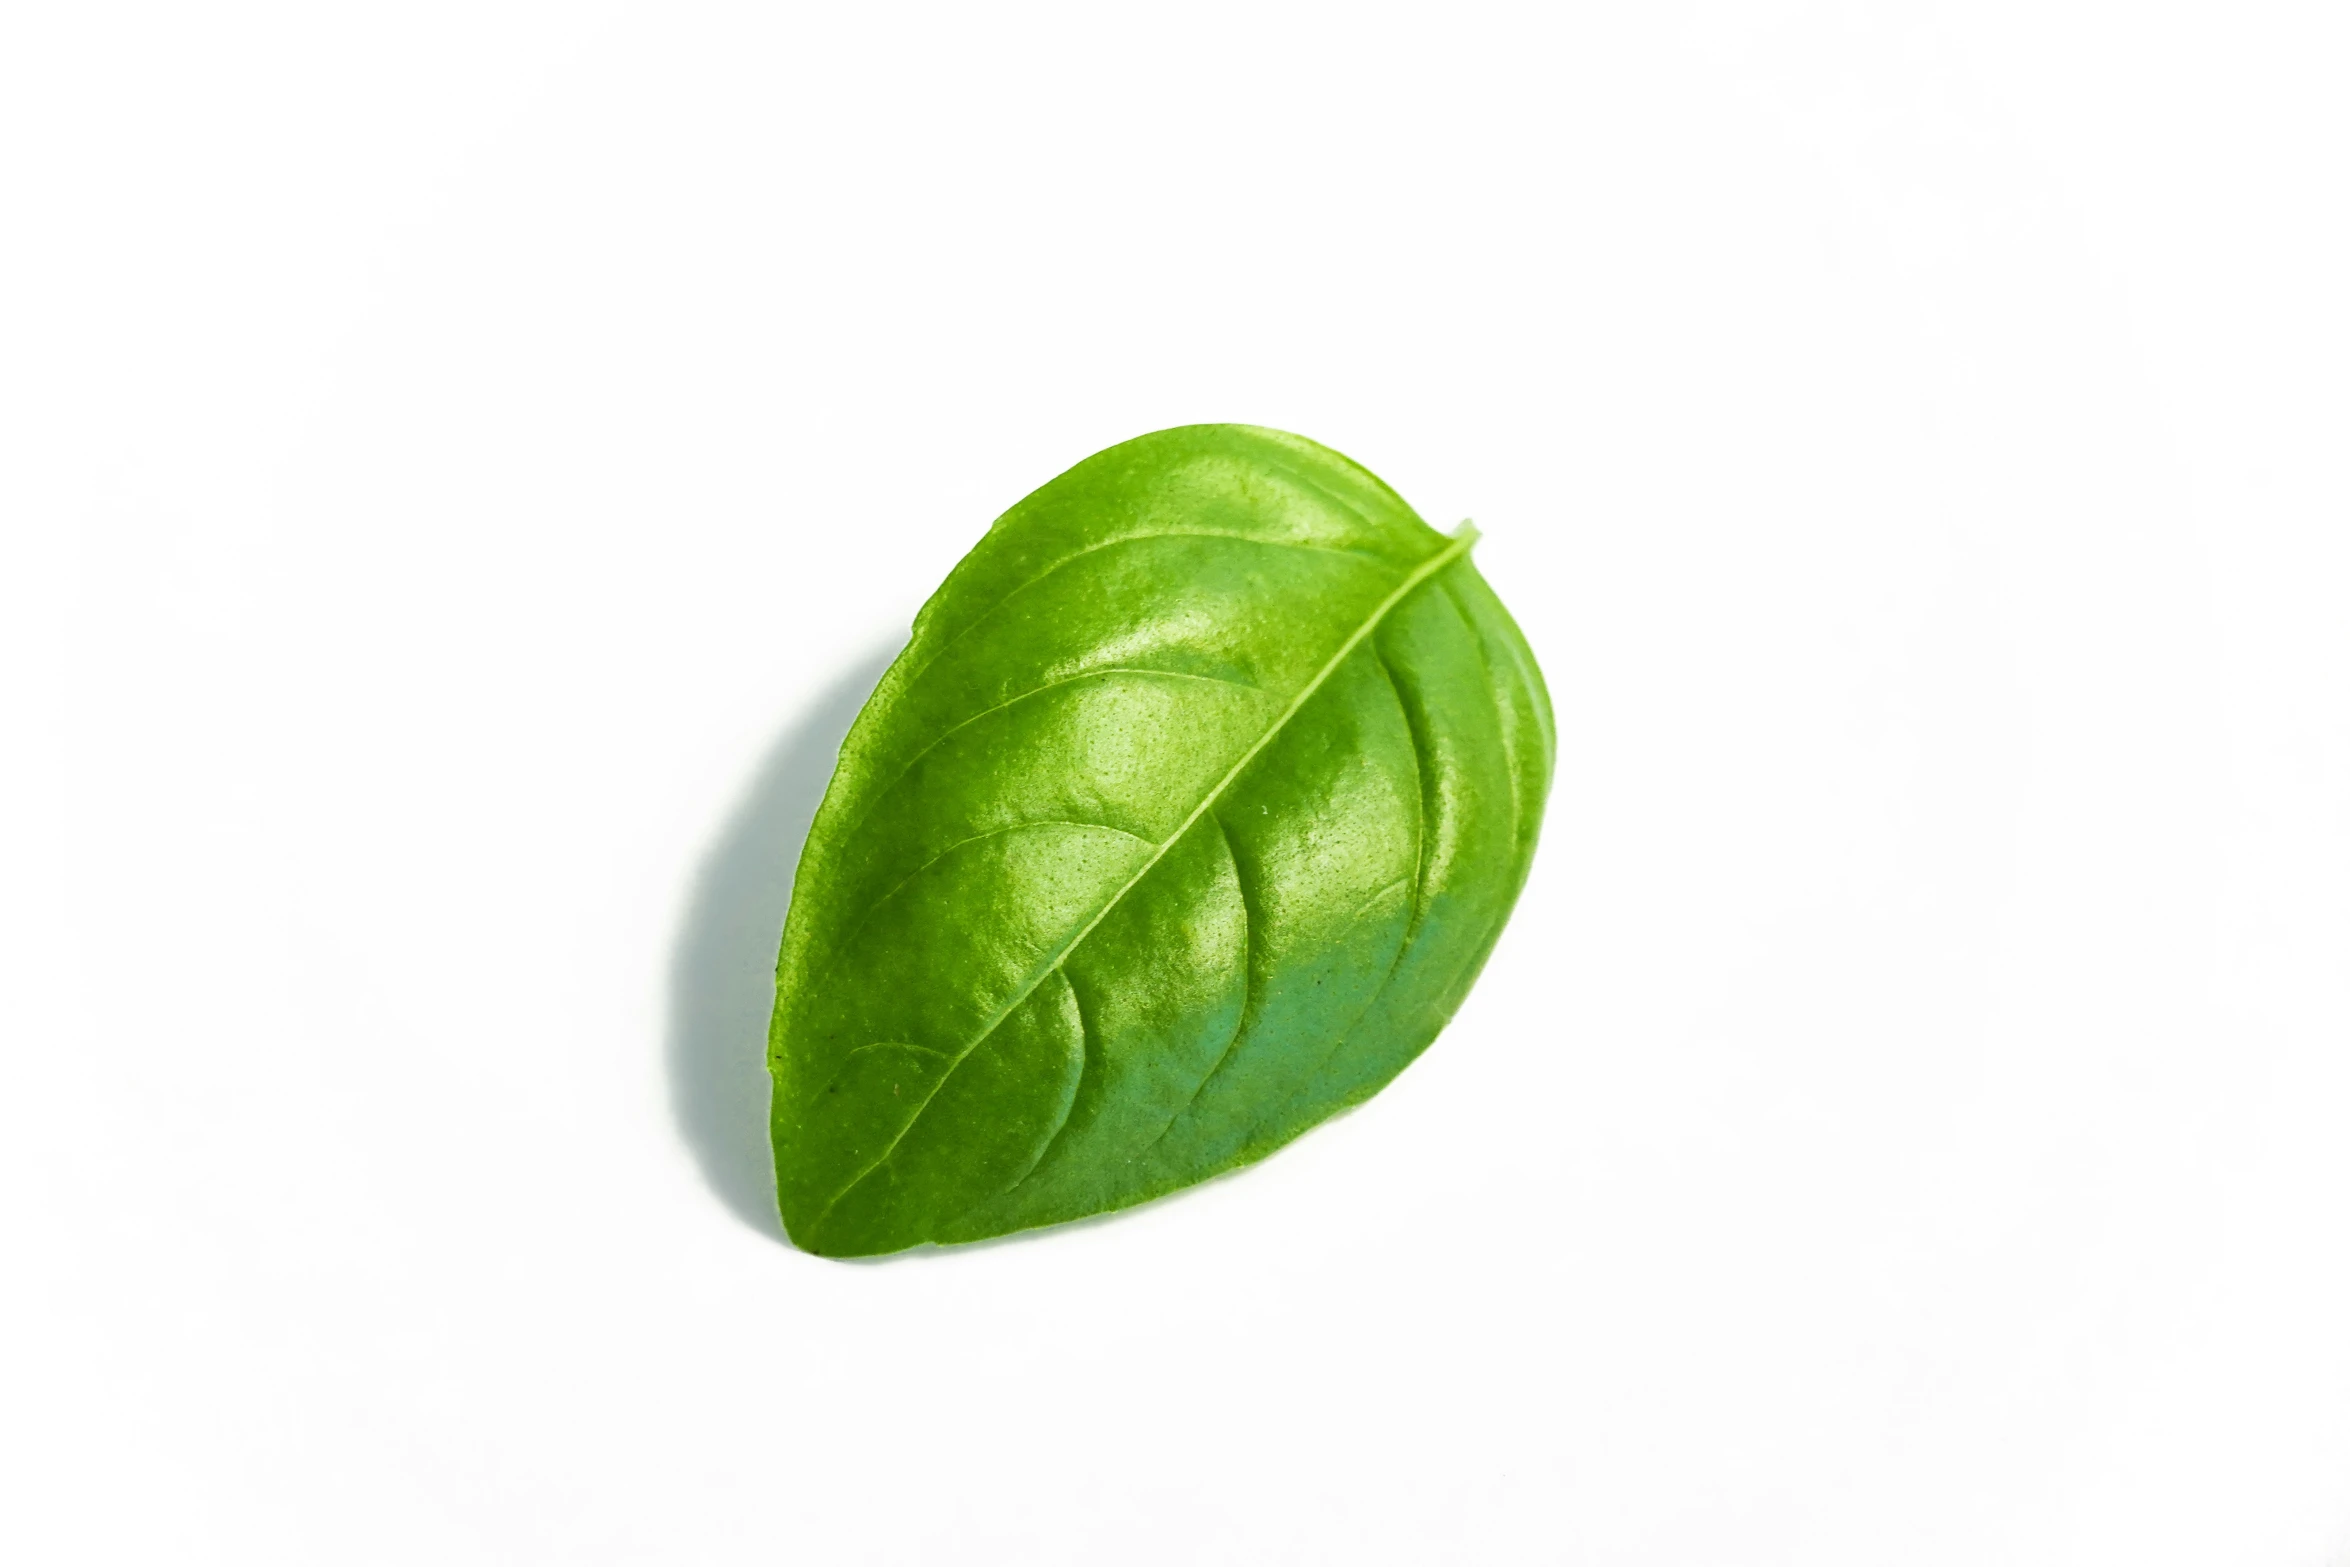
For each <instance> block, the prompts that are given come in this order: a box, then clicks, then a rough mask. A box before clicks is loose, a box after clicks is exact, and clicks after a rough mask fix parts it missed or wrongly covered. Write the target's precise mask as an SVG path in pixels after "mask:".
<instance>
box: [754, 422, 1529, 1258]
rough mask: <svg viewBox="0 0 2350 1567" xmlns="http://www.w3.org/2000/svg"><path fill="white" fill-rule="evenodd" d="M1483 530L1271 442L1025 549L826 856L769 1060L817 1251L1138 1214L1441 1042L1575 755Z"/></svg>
mask: <svg viewBox="0 0 2350 1567" xmlns="http://www.w3.org/2000/svg"><path fill="white" fill-rule="evenodd" d="M1475 537H1476V535H1475V533H1474V531H1473V530H1471V529H1469V528H1467V527H1466V526H1464V527H1463V529H1462V530H1461V532H1460V533H1459V534H1458V535H1456V536H1454V537H1452V538H1447V537H1445V536H1444V535H1443V534H1440V533H1438V532H1437V531H1436V530H1435V529H1433V528H1431V527H1429V526H1428V525H1427V524H1426V523H1425V522H1422V521H1421V520H1420V519H1419V517H1417V516H1416V515H1414V514H1413V512H1412V510H1411V508H1410V507H1408V506H1406V505H1405V504H1404V503H1403V501H1402V500H1401V499H1400V498H1399V497H1398V496H1397V495H1396V494H1395V492H1394V491H1392V490H1390V489H1388V488H1387V487H1386V486H1385V485H1384V484H1382V483H1380V482H1379V481H1378V480H1377V479H1375V478H1373V477H1372V476H1371V475H1370V474H1369V473H1367V472H1365V471H1364V470H1363V469H1362V468H1360V467H1358V466H1356V465H1355V464H1354V463H1352V462H1349V461H1348V460H1347V459H1346V458H1344V457H1341V456H1339V455H1338V454H1337V453H1336V452H1333V451H1330V450H1328V449H1327V448H1325V447H1321V446H1317V445H1315V444H1314V443H1313V442H1311V441H1308V440H1305V439H1303V438H1301V437H1298V436H1294V435H1285V434H1282V433H1281V432H1279V431H1275V430H1264V429H1256V428H1252V427H1249V426H1244V425H1194V426H1189V427H1186V428H1182V429H1175V430H1163V431H1160V432H1158V433H1156V434H1153V435H1145V436H1141V437H1139V438H1137V439H1135V440H1131V441H1128V442H1125V443H1124V444H1122V445H1119V446H1114V447H1111V448H1110V449H1109V450H1108V451H1105V452H1100V453H1097V454H1096V455H1094V456H1092V457H1089V458H1087V459H1086V460H1085V461H1084V462H1082V463H1079V464H1078V465H1077V466H1076V467H1074V468H1072V469H1070V470H1069V471H1068V472H1067V473H1064V474H1062V475H1061V476H1060V477H1059V478H1057V479H1055V480H1053V481H1052V482H1051V483H1049V484H1047V485H1045V486H1044V487H1043V488H1042V489H1040V490H1038V491H1036V492H1035V493H1034V494H1032V495H1030V496H1029V497H1028V498H1027V499H1026V500H1023V501H1022V502H1020V503H1019V504H1018V505H1017V506H1014V507H1013V508H1012V509H1011V510H1010V511H1008V512H1006V513H1005V514H1004V515H1003V516H1002V517H1001V518H999V519H997V521H996V524H995V526H994V527H993V528H992V529H990V530H989V532H988V534H987V536H986V537H985V538H983V539H982V540H981V541H980V542H979V544H978V545H977V547H975V548H974V549H973V550H972V551H971V553H970V554H969V555H967V556H965V557H964V559H963V560H962V562H961V563H960V564H959V565H957V566H956V567H955V569H954V570H953V572H951V573H950V574H949V575H948V577H947V580H946V582H945V583H944V584H943V585H941V586H940V588H939V590H938V592H937V593H936V594H934V595H933V596H932V597H931V599H930V602H929V603H928V604H926V605H924V606H923V609H922V612H921V613H920V614H919V615H918V616H916V617H915V621H914V634H913V638H912V640H911V641H910V642H909V643H908V644H907V646H906V649H905V651H904V652H903V653H902V654H900V655H899V657H898V660H897V662H896V663H895V664H894V665H892V666H891V668H890V670H889V672H888V673H887V674H885V675H884V676H883V677H882V679H881V683H880V684H879V685H878V686H877V687H876V688H875V690H874V692H873V695H872V697H871V698H870V699H869V700H868V701H867V702H866V704H865V709H864V711H863V712H862V713H861V714H859V715H858V718H857V722H856V724H855V726H854V727H853V728H852V729H851V730H850V731H849V735H848V738H847V739H846V740H845V741H844V742H843V743H842V746H841V756H840V765H839V769H838V771H836V772H835V773H834V775H833V779H832V785H831V787H830V788H829V789H828V790H827V791H826V793H825V796H824V803H823V805H822V807H821V808H820V809H819V810H818V812H817V814H816V820H815V823H814V825H813V827H812V828H811V830H810V831H809V834H808V841H807V845H806V847H805V849H804V850H803V851H802V853H801V856H800V865H799V872H798V876H797V878H796V879H795V881H794V883H793V890H792V902H791V912H790V914H789V916H788V917H787V919H786V921H785V925H784V933H783V948H782V952H781V954H780V956H779V958H778V960H777V965H776V997H775V1018H774V1024H773V1027H772V1029H771V1031H770V1034H769V1042H768V1065H769V1070H770V1071H771V1073H772V1075H773V1077H774V1100H773V1108H772V1125H773V1132H774V1140H775V1172H776V1199H777V1205H778V1208H779V1209H780V1211H781V1214H782V1217H783V1222H784V1226H785V1228H786V1230H787V1231H788V1232H789V1234H790V1235H791V1238H792V1240H793V1241H794V1242H795V1243H796V1244H798V1245H799V1246H801V1247H803V1248H805V1249H806V1250H809V1251H812V1252H817V1253H820V1254H823V1255H827V1256H865V1255H872V1254H875V1253H880V1252H889V1251H897V1250H901V1249H903V1248H905V1247H908V1246H915V1245H920V1244H922V1243H924V1242H939V1243H951V1242H956V1241H970V1240H979V1239H982V1238H984V1237H987V1236H992V1235H1002V1234H1007V1233H1010V1232H1012V1231H1015V1230H1024V1229H1030V1228H1033V1227H1035V1226H1038V1225H1047V1224H1058V1223H1062V1222H1064V1221H1066V1220H1070V1219H1076V1218H1082V1217H1084V1216H1086V1215H1088V1214H1095V1213H1102V1212H1107V1211H1109V1210H1112V1209H1117V1208H1124V1207H1129V1206H1131V1205H1133V1204H1135V1203H1139V1202H1144V1201H1147V1200H1149V1199H1150V1198H1153V1197H1157V1196H1161V1195H1164V1194H1165V1193H1167V1192H1171V1191H1175V1190H1177V1189H1179V1188H1181V1187H1185V1186H1189V1185H1192V1184H1193V1183H1195V1182H1198V1181H1202V1180H1206V1179H1208V1178H1209V1177H1211V1176H1214V1175H1218V1174H1221V1173H1222V1172H1224V1171H1227V1170H1231V1169H1234V1168H1236V1167H1238V1166H1240V1165H1244V1164H1248V1163H1250V1162H1252V1161H1254V1160H1257V1159H1260V1158H1262V1157H1264V1156H1265V1155H1266V1154H1268V1153H1270V1152H1272V1151H1273V1150H1274V1149H1276V1148H1279V1147H1280V1146H1281V1145H1282V1144H1284V1143H1286V1142H1288V1141H1289V1140H1290V1139H1292V1138H1294V1137H1296V1136H1297V1135H1298V1134H1299V1133H1301V1132H1304V1131H1305V1130H1307V1129H1308V1128H1310V1127H1312V1126H1314V1125H1316V1124H1317V1123H1319V1122H1321V1121H1323V1120H1325V1119H1327V1118H1328V1117H1330V1116H1331V1115H1333V1114H1335V1113H1336V1112H1338V1111H1340V1110H1342V1109H1345V1108H1347V1107H1348V1106H1350V1105H1354V1104H1358V1103H1360V1102H1361V1101H1363V1100H1365V1099H1367V1098H1369V1097H1370V1096H1371V1095H1372V1094H1374V1093H1377V1092H1378V1091H1379V1090H1380V1089H1381V1088H1382V1087H1384V1086H1385V1085H1386V1084H1387V1082H1388V1081H1389V1080H1390V1079H1391V1078H1393V1077H1394V1076H1395V1075H1396V1073H1398V1072H1400V1071H1402V1070H1403V1068H1404V1067H1405V1066H1407V1065H1409V1064H1410V1062H1411V1061H1412V1059H1413V1058H1414V1057H1415V1056H1417V1055H1418V1054H1419V1053H1420V1051H1421V1050H1423V1049H1425V1048H1426V1047H1427V1045H1428V1043H1429V1041H1431V1040H1432V1039H1434V1038H1435V1037H1436V1034H1437V1032H1438V1030H1440V1029H1441V1028H1443V1026H1444V1024H1445V1022H1446V1021H1447V1020H1448V1019H1449V1018H1450V1017H1451V1016H1452V1014H1453V1011H1454V1009H1455V1008H1456V1007H1458V1006H1459V1005H1460V1002H1461V998H1462V997H1463V996H1465V995H1466V994H1467V993H1468V989H1469V986H1470V984H1471V982H1473V981H1474V980H1475V978H1476V976H1477V973H1478V970H1479V969H1480V968H1481V967H1482V966H1483V965H1484V962H1485V958H1486V955H1487V953H1489V952H1490V951H1491V950H1492V947H1493V943H1494V940H1495V938H1496V937H1497V936H1499V934H1500V932H1501V927H1502V923H1503V921H1504V920H1506V919H1507V918H1508V917H1509V911H1510V907H1511V905H1512V904H1513V903H1514V902H1515V901H1516V899H1517V895H1518V889H1519V887H1520V886H1521V885H1522V884H1523V883H1524V881H1525V877H1526V870H1527V866H1528V865H1529V863H1530V862H1531V860H1532V858H1533V853H1534V842H1535V835H1536V832H1537V830H1538V828H1539V827H1540V825H1541V819H1542V806H1543V801H1544V798H1545V796H1546V795H1547V793H1548V791H1549V787H1550V775H1551V762H1552V756H1553V752H1554V749H1555V738H1554V735H1553V731H1552V724H1551V713H1550V701H1549V697H1548V695H1547V693H1546V692H1545V691H1544V689H1543V684H1542V676H1541V673H1540V671H1539V670H1537V669H1536V667H1535V664H1534V656H1533V654H1532V652H1531V651H1530V650H1529V649H1528V648H1527V646H1526V643H1525V639H1524V638H1523V637H1521V636H1520V635H1519V633H1518V629H1517V626H1516V625H1515V624H1514V623H1513V622H1512V621H1511V620H1510V617H1509V614H1508V612H1507V611H1506V610H1504V609H1503V608H1502V606H1501V601H1500V600H1499V599H1498V598H1496V597H1495V596H1494V594H1493V590H1492V589H1491V588H1489V587H1487V586H1486V584H1485V581H1484V579H1483V578H1482V577H1480V576H1479V575H1478V574H1477V569H1476V567H1475V566H1474V565H1472V564H1471V562H1470V560H1469V548H1470V545H1471V544H1472V543H1473V542H1474V541H1475Z"/></svg>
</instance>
